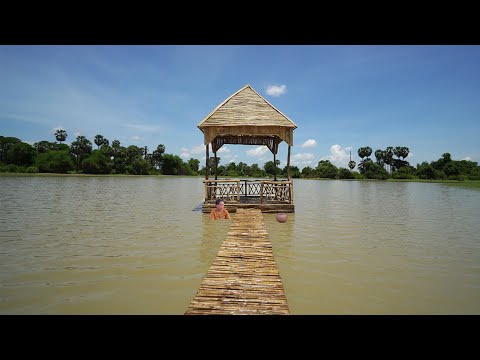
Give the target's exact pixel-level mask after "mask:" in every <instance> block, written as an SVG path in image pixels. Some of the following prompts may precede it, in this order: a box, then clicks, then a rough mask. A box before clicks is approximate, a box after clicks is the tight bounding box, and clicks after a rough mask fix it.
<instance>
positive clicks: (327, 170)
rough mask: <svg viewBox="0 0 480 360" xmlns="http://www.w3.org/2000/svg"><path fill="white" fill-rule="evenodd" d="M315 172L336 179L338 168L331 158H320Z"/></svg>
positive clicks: (318, 175)
mask: <svg viewBox="0 0 480 360" xmlns="http://www.w3.org/2000/svg"><path fill="white" fill-rule="evenodd" d="M315 173H316V175H317V177H319V178H328V179H335V178H336V177H337V173H338V168H337V167H336V166H335V165H333V164H332V163H331V162H330V161H329V160H320V161H319V162H318V165H317V168H316V169H315Z"/></svg>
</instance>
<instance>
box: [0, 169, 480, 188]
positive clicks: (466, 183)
mask: <svg viewBox="0 0 480 360" xmlns="http://www.w3.org/2000/svg"><path fill="white" fill-rule="evenodd" d="M10 176H24V177H35V176H39V177H52V176H53V177H137V178H138V177H164V178H171V177H183V178H202V179H203V178H204V176H203V175H198V176H192V175H163V174H158V175H130V174H106V175H105V174H56V173H0V177H10ZM242 178H249V177H247V176H242ZM222 179H223V177H222ZM251 179H258V177H252V178H251ZM265 179H266V180H268V179H271V178H265ZM282 179H283V178H282ZM299 179H303V178H299ZM303 180H317V181H324V180H330V181H374V182H420V183H440V184H446V185H450V186H459V187H464V188H469V189H479V190H480V180H462V181H459V180H438V179H385V180H379V179H326V178H306V179H303Z"/></svg>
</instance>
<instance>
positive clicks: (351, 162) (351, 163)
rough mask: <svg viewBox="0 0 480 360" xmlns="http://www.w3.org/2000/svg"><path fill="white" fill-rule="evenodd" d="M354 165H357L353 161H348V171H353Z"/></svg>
mask: <svg viewBox="0 0 480 360" xmlns="http://www.w3.org/2000/svg"><path fill="white" fill-rule="evenodd" d="M355 165H357V163H356V162H355V161H353V160H350V161H349V162H348V167H349V168H350V169H352V170H353V168H354V167H355Z"/></svg>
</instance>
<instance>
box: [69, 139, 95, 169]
mask: <svg viewBox="0 0 480 360" xmlns="http://www.w3.org/2000/svg"><path fill="white" fill-rule="evenodd" d="M91 151H92V143H91V142H90V140H88V139H87V138H86V137H85V136H77V140H75V141H74V142H72V144H71V145H70V152H71V153H72V154H73V155H74V157H75V158H76V163H77V174H78V172H79V168H80V164H81V162H82V158H83V156H84V155H86V154H89V153H90V152H91Z"/></svg>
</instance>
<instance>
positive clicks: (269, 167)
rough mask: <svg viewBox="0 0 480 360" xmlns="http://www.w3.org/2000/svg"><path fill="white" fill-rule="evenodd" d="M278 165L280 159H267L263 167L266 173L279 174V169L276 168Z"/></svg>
mask: <svg viewBox="0 0 480 360" xmlns="http://www.w3.org/2000/svg"><path fill="white" fill-rule="evenodd" d="M275 165H276V166H275ZM279 165H280V160H275V163H274V162H273V161H267V162H266V163H265V165H263V169H264V170H265V172H266V173H267V174H268V175H271V176H274V174H275V173H276V174H277V175H279V173H280V170H279V169H278V166H279Z"/></svg>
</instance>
